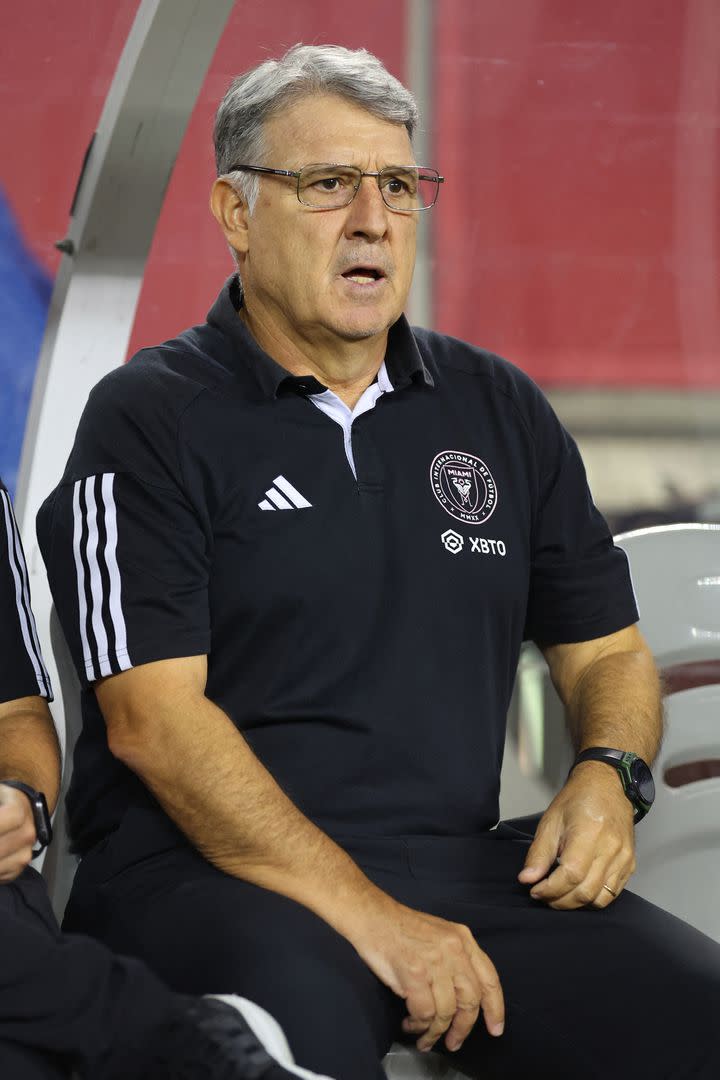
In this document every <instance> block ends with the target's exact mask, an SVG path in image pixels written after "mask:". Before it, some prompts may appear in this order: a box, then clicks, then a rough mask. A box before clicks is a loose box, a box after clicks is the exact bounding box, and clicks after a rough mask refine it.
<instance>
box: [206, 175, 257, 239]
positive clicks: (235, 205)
mask: <svg viewBox="0 0 720 1080" xmlns="http://www.w3.org/2000/svg"><path fill="white" fill-rule="evenodd" d="M210 209H211V211H212V213H213V217H214V218H215V220H216V221H217V223H218V225H219V226H220V228H221V229H222V231H223V232H224V234H225V239H226V240H227V242H228V244H229V245H230V247H231V248H232V249H233V250H234V251H235V252H236V253H237V254H238V255H245V254H247V250H248V216H249V215H248V206H247V203H246V201H245V199H244V198H243V197H242V195H240V193H239V192H238V191H236V189H235V188H234V187H233V186H232V184H231V183H230V182H229V181H228V180H223V179H218V180H216V181H215V183H214V184H213V186H212V191H211V192H210Z"/></svg>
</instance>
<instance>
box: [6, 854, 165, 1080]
mask: <svg viewBox="0 0 720 1080" xmlns="http://www.w3.org/2000/svg"><path fill="white" fill-rule="evenodd" d="M177 1011H178V1005H177V1000H176V997H175V995H173V994H172V993H171V992H170V991H169V990H168V989H167V988H166V987H165V986H163V985H162V983H161V982H160V981H159V980H158V979H157V978H156V976H154V975H153V974H152V973H151V972H150V971H148V970H147V969H146V968H145V967H144V965H141V964H140V963H138V961H137V960H135V959H121V958H119V957H117V956H114V955H113V954H112V953H111V952H110V951H109V950H108V949H107V948H106V947H105V946H104V945H101V944H99V943H98V942H97V941H94V940H92V939H91V938H87V937H69V936H65V935H63V934H61V933H60V929H59V927H58V925H57V923H56V921H55V917H54V915H53V912H52V908H51V906H50V902H49V899H48V896H47V892H46V890H45V883H44V882H43V879H42V878H41V877H40V875H39V874H37V873H36V872H35V870H33V869H27V870H26V871H25V872H24V873H23V874H22V875H21V877H20V878H18V879H17V880H16V881H14V882H12V883H9V884H0V1077H2V1078H3V1080H59V1078H66V1077H69V1076H71V1075H73V1074H74V1071H75V1070H78V1072H79V1073H80V1074H81V1075H83V1076H85V1075H87V1076H91V1077H92V1078H93V1080H100V1078H106V1077H107V1078H110V1077H118V1078H119V1077H125V1078H127V1077H130V1076H133V1075H134V1073H135V1068H136V1066H137V1065H138V1064H139V1063H140V1062H141V1061H142V1060H143V1058H144V1056H145V1055H146V1054H147V1046H148V1045H150V1044H151V1043H152V1041H153V1039H154V1038H155V1037H156V1033H157V1032H158V1031H161V1030H162V1028H163V1027H164V1025H165V1024H167V1023H168V1022H171V1020H172V1018H173V1016H174V1015H175V1013H176V1012H177Z"/></svg>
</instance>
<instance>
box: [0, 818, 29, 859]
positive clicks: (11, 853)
mask: <svg viewBox="0 0 720 1080" xmlns="http://www.w3.org/2000/svg"><path fill="white" fill-rule="evenodd" d="M34 844H35V827H34V826H33V825H27V824H22V825H21V826H20V828H18V829H13V831H12V832H8V833H5V835H4V836H0V861H2V860H3V859H12V858H15V857H16V856H17V854H18V852H20V851H23V850H24V849H25V848H28V847H29V848H30V849H32V847H33V845H34Z"/></svg>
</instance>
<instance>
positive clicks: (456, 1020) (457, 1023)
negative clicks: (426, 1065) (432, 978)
mask: <svg viewBox="0 0 720 1080" xmlns="http://www.w3.org/2000/svg"><path fill="white" fill-rule="evenodd" d="M453 984H454V986H455V1000H456V1002H457V1011H456V1012H455V1016H454V1017H453V1019H452V1023H451V1024H450V1027H449V1028H448V1029H447V1032H446V1034H445V1045H446V1046H447V1048H448V1050H459V1049H460V1047H461V1046H462V1044H463V1043H464V1042H465V1040H466V1038H467V1037H468V1035H469V1034H470V1032H471V1031H472V1029H473V1028H474V1026H475V1022H476V1020H477V1018H478V1016H479V1015H480V997H479V994H478V990H477V989H476V985H475V980H474V979H473V980H471V979H469V978H467V976H465V975H463V974H462V973H461V974H459V975H456V976H455V978H454V979H453Z"/></svg>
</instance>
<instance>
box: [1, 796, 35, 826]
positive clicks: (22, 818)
mask: <svg viewBox="0 0 720 1080" xmlns="http://www.w3.org/2000/svg"><path fill="white" fill-rule="evenodd" d="M23 801H24V802H25V803H26V805H27V811H26V809H25V807H24V806H23V805H22V803H17V802H15V801H14V800H13V801H12V802H7V803H5V804H4V805H2V806H0V836H4V835H5V833H9V832H13V831H14V830H15V829H19V828H20V826H21V825H22V824H23V823H24V822H26V821H27V820H29V818H30V816H31V815H30V813H29V811H30V804H29V803H28V801H27V799H26V798H25V796H23Z"/></svg>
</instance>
